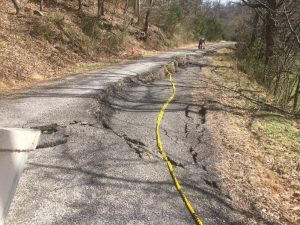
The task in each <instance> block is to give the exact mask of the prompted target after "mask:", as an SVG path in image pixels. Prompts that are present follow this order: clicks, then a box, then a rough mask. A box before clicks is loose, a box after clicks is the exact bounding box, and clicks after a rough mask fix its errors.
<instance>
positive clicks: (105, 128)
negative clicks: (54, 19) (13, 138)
mask: <svg viewBox="0 0 300 225" xmlns="http://www.w3.org/2000/svg"><path fill="white" fill-rule="evenodd" d="M216 47H218V45H217V46H216ZM219 47H222V45H221V44H220V45H219ZM168 54H169V55H168V56H167V57H166V56H164V57H165V58H164V57H163V58H161V57H156V58H151V59H149V61H147V60H145V61H144V62H139V63H135V64H134V63H133V64H130V65H123V66H118V67H115V68H113V69H110V70H106V71H105V72H103V71H100V72H99V71H98V72H91V73H89V74H88V75H86V76H85V77H84V76H77V77H74V78H69V79H67V80H64V81H59V82H54V83H53V84H50V85H47V86H41V87H38V88H36V89H33V90H30V91H28V92H23V93H19V94H16V95H13V96H11V97H9V98H7V99H3V100H1V101H0V104H1V109H0V115H1V118H6V120H2V121H1V123H0V125H1V126H8V125H10V126H24V127H38V128H39V129H41V130H42V131H43V136H42V140H41V143H40V144H39V149H37V150H36V151H34V152H31V153H30V155H29V159H28V161H27V165H26V169H25V171H24V173H23V175H22V177H21V179H20V182H19V186H18V188H17V192H16V195H15V198H14V201H13V203H12V205H11V209H10V212H9V215H8V217H7V220H6V224H22V225H23V224H99V225H100V224H124V225H125V224H126V225H129V224H170V225H171V224H172V225H174V224H178V225H179V224H194V223H195V222H194V220H193V219H192V217H191V215H190V214H189V212H188V211H187V209H186V207H185V205H184V203H183V201H182V199H181V197H180V195H179V194H178V192H177V190H176V188H175V186H174V184H173V181H172V178H171V176H170V174H169V172H168V170H167V167H166V163H165V162H164V161H163V160H162V158H161V156H160V154H159V152H158V150H157V147H156V137H155V124H156V117H157V115H158V112H159V110H160V108H161V107H162V104H163V103H164V102H165V101H166V100H167V99H168V97H169V96H170V95H171V85H170V84H169V83H168V81H167V79H163V80H158V81H154V82H139V84H138V85H133V87H126V88H125V89H123V90H122V91H119V92H117V93H116V94H115V95H114V96H110V97H108V98H107V99H106V100H107V101H108V102H107V105H109V106H110V107H109V108H110V109H109V110H108V112H109V115H107V116H106V117H105V118H100V121H99V120H97V117H96V116H95V112H97V109H98V107H99V105H98V102H97V101H96V100H95V98H94V97H93V95H95V94H96V93H97V91H98V90H99V89H101V88H105V85H106V84H107V82H112V81H114V80H116V79H120V78H122V76H120V73H121V71H122V73H124V74H126V75H124V76H128V75H133V76H134V75H135V74H136V73H147V72H148V71H149V70H150V71H151V70H153V69H157V68H159V67H161V66H162V65H163V64H165V63H166V62H167V61H169V60H170V58H171V57H172V56H174V55H186V54H190V56H189V61H190V65H191V66H188V65H187V66H186V67H184V68H179V69H178V71H177V72H176V74H175V75H174V82H175V83H176V86H177V93H176V96H175V99H174V101H173V102H172V103H171V104H170V105H169V107H168V109H167V110H166V114H165V117H164V119H163V122H162V127H161V138H162V142H163V146H164V149H165V150H166V152H167V154H168V156H169V157H170V159H171V160H172V163H173V165H174V166H175V172H176V174H177V176H178V179H179V182H180V183H181V185H182V187H183V189H184V191H185V193H186V194H187V196H188V198H189V200H190V202H191V203H192V204H193V206H194V208H195V210H196V212H197V213H198V215H199V216H200V217H201V219H203V221H204V224H211V225H212V224H214V225H216V224H218V225H219V224H241V223H240V221H239V219H238V216H237V215H236V212H235V211H234V209H233V208H232V207H231V199H230V197H229V196H228V195H227V191H226V190H225V189H224V188H223V186H222V183H221V180H220V179H219V175H218V174H217V172H216V170H215V160H216V159H217V154H218V149H216V147H215V146H214V143H213V140H212V139H211V137H210V133H209V132H208V131H207V130H206V129H205V123H206V119H205V118H206V114H207V113H208V112H207V111H206V109H205V107H203V106H201V105H199V104H198V103H197V102H195V101H194V100H193V98H192V96H191V92H192V90H193V89H194V88H201V87H197V86H194V85H195V83H196V82H195V80H196V79H198V78H199V76H201V71H200V68H199V66H195V65H198V64H199V63H200V64H201V62H203V60H204V59H203V57H202V54H200V53H197V52H195V51H181V52H176V53H168ZM147 63H148V64H147ZM147 67H150V68H147ZM137 70H138V71H137ZM124 71H127V72H124ZM128 71H130V72H128ZM132 71H135V72H132ZM101 78H102V79H101ZM110 79H112V80H110ZM105 82H106V83H105ZM101 107H108V106H103V105H101ZM47 124H48V126H44V125H47ZM49 124H50V125H49ZM41 125H43V126H41Z"/></svg>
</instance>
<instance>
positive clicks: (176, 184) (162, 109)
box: [156, 67, 203, 225]
mask: <svg viewBox="0 0 300 225" xmlns="http://www.w3.org/2000/svg"><path fill="white" fill-rule="evenodd" d="M166 71H167V74H168V77H169V81H170V83H171V84H172V87H173V94H172V95H171V96H170V97H169V99H168V101H167V102H166V103H165V104H164V105H163V107H162V108H161V110H160V112H159V115H158V117H157V121H156V139H157V147H158V149H159V151H160V153H161V155H162V157H163V159H164V160H165V161H166V162H167V165H168V169H169V171H170V174H171V176H172V178H173V181H174V184H175V186H176V188H177V190H178V192H179V194H180V195H181V197H182V199H183V201H184V203H185V205H186V207H187V209H188V210H189V212H190V213H191V215H192V216H193V218H194V219H195V221H196V223H197V224H198V225H203V222H202V221H201V219H200V218H199V217H198V215H197V214H196V213H195V210H194V208H193V206H192V204H191V203H190V202H189V200H188V199H187V197H186V195H185V193H184V192H183V190H182V188H181V185H180V184H179V182H178V180H177V177H176V174H175V172H174V169H173V166H172V163H171V162H170V160H169V158H168V156H167V154H166V152H165V151H164V149H163V146H162V143H161V139H160V133H159V128H160V124H161V121H162V119H163V117H164V113H165V110H166V108H167V107H168V105H169V103H170V102H171V101H172V100H173V98H174V96H175V93H176V86H175V84H174V83H173V79H172V73H170V71H169V70H168V68H167V67H166Z"/></svg>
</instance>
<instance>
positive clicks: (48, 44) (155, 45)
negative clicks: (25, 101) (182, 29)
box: [0, 0, 170, 94]
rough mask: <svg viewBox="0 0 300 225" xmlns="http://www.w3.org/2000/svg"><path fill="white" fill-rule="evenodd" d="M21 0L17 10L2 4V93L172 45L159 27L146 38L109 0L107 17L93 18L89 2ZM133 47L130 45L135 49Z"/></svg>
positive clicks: (0, 43) (0, 70)
mask: <svg viewBox="0 0 300 225" xmlns="http://www.w3.org/2000/svg"><path fill="white" fill-rule="evenodd" d="M56 2H57V3H54V2H53V3H51V2H45V6H44V11H43V12H42V13H43V16H40V15H36V14H35V10H38V9H39V1H35V0H25V1H22V5H23V8H24V12H23V13H22V14H21V15H15V10H14V8H13V5H12V3H11V1H4V2H2V5H1V9H0V90H1V93H2V94H3V93H6V92H9V91H11V90H12V89H15V88H22V87H26V86H30V85H33V84H35V83H36V82H39V81H43V80H48V79H56V78H61V77H62V76H65V75H66V74H74V73H79V72H84V71H86V70H91V69H95V68H102V67H105V66H108V65H111V64H114V63H117V62H121V61H123V60H125V59H128V58H137V57H141V56H143V55H147V54H153V53H155V52H156V51H159V50H165V49H167V48H169V47H170V42H169V41H168V39H167V38H166V37H165V35H164V34H163V32H162V31H161V30H160V29H159V28H157V27H155V26H150V36H149V38H148V40H147V41H142V40H141V39H140V36H139V34H140V32H141V28H142V24H137V21H136V18H135V17H134V15H133V14H132V12H131V11H130V10H129V11H128V12H127V14H126V15H124V9H123V8H124V7H125V6H123V5H122V4H120V3H118V6H115V5H114V4H116V3H114V2H111V1H107V3H106V5H105V8H106V11H105V16H104V17H102V18H100V19H99V18H97V17H96V16H95V15H97V12H96V9H97V7H96V6H95V5H94V4H93V1H85V3H84V6H83V11H82V12H79V11H78V10H77V8H78V6H77V1H64V0H58V1H56ZM133 48H134V49H133Z"/></svg>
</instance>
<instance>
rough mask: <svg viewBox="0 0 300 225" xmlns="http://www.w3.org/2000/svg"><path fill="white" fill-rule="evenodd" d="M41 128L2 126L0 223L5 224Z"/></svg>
mask: <svg viewBox="0 0 300 225" xmlns="http://www.w3.org/2000/svg"><path fill="white" fill-rule="evenodd" d="M40 135H41V131H40V130H33V129H22V128H1V127H0V225H3V224H4V219H5V216H6V215H7V213H8V209H9V206H10V203H11V202H12V199H13V196H14V193H15V190H16V187H17V184H18V181H19V178H20V176H21V174H22V171H23V169H24V166H25V161H26V159H27V155H28V152H29V151H32V150H34V149H35V148H36V146H37V144H38V141H39V138H40Z"/></svg>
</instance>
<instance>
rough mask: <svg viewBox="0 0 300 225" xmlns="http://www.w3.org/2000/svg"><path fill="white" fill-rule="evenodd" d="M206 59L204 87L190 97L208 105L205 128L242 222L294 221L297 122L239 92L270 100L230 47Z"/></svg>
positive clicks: (298, 218)
mask: <svg viewBox="0 0 300 225" xmlns="http://www.w3.org/2000/svg"><path fill="white" fill-rule="evenodd" d="M210 62H211V63H212V66H210V67H206V68H204V69H203V70H202V71H200V73H201V76H200V79H199V81H198V82H199V85H200V86H201V87H203V88H201V89H199V90H197V92H195V93H194V97H195V99H197V100H198V102H201V103H203V104H204V105H205V107H206V108H207V110H208V114H207V129H208V130H209V131H210V133H211V134H212V135H213V136H214V139H215V141H216V143H217V145H218V147H219V149H220V156H219V157H220V159H219V164H218V169H219V171H220V174H221V176H222V178H223V182H224V184H225V186H226V188H227V190H228V191H229V195H230V197H231V198H232V200H233V203H234V204H235V207H236V208H237V210H238V211H239V212H240V214H241V215H242V216H244V218H245V220H244V221H245V224H285V225H293V224H299V223H300V207H299V205H300V192H299V190H300V184H299V181H300V166H299V162H300V153H299V152H298V149H297V145H298V144H299V143H300V140H299V138H300V131H299V121H297V120H292V119H289V118H285V117H284V115H279V114H278V113H272V112H269V111H264V109H263V108H262V107H261V106H259V105H257V104H256V103H255V101H250V100H249V99H245V98H244V97H243V95H246V96H249V97H250V99H258V98H259V99H264V100H266V101H268V100H269V99H268V98H269V97H268V96H267V94H266V93H265V92H264V91H263V89H262V88H261V87H259V86H258V85H257V84H255V83H254V82H252V81H250V80H249V79H248V77H247V75H245V74H242V73H240V72H238V71H237V70H236V66H235V62H234V57H233V51H232V50H231V49H225V50H219V51H218V52H217V53H216V54H214V55H213V56H211V57H210ZM278 117H279V119H278ZM282 118H283V119H282ZM293 146H294V147H293ZM295 146H296V147H295ZM278 168H281V169H278Z"/></svg>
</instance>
